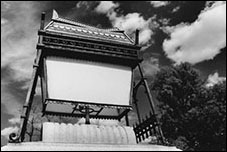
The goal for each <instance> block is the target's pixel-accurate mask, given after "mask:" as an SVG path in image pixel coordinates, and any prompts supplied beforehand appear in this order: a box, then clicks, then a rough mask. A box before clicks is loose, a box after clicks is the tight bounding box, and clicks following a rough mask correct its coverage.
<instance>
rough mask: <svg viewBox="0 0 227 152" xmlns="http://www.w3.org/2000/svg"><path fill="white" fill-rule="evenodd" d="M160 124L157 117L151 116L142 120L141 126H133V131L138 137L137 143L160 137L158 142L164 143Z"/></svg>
mask: <svg viewBox="0 0 227 152" xmlns="http://www.w3.org/2000/svg"><path fill="white" fill-rule="evenodd" d="M158 126H159V124H158V122H157V121H156V116H155V115H153V114H151V113H150V115H149V117H148V116H146V119H142V122H141V123H140V124H138V123H136V124H135V125H133V130H134V132H135V136H136V142H137V143H139V142H142V141H143V140H145V139H147V138H148V137H150V136H155V137H158V141H157V142H161V143H162V139H160V135H159V131H158Z"/></svg>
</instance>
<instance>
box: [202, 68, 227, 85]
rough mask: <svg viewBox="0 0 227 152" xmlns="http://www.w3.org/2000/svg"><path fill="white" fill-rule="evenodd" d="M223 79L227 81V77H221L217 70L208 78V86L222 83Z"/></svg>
mask: <svg viewBox="0 0 227 152" xmlns="http://www.w3.org/2000/svg"><path fill="white" fill-rule="evenodd" d="M223 81H226V77H219V74H218V73H217V72H215V73H214V74H210V75H209V76H208V79H207V84H206V86H207V87H212V86H214V85H215V84H218V83H221V82H223Z"/></svg>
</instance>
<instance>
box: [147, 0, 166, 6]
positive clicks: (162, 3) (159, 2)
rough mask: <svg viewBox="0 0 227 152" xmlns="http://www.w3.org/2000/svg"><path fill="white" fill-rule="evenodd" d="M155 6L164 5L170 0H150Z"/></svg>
mask: <svg viewBox="0 0 227 152" xmlns="http://www.w3.org/2000/svg"><path fill="white" fill-rule="evenodd" d="M150 3H151V5H152V6H153V7H162V6H166V5H168V4H169V1H150Z"/></svg>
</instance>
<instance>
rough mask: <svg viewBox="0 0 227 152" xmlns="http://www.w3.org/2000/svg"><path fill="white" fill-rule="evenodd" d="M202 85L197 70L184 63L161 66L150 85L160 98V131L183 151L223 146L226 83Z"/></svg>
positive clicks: (220, 148) (203, 82)
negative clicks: (209, 85) (207, 86)
mask: <svg viewBox="0 0 227 152" xmlns="http://www.w3.org/2000/svg"><path fill="white" fill-rule="evenodd" d="M204 84H205V81H204V80H202V79H201V78H200V75H199V72H198V71H197V70H196V69H194V68H192V66H191V65H190V64H189V63H183V64H180V65H177V66H172V67H165V68H162V69H161V70H160V71H159V72H158V73H157V74H156V76H155V79H154V81H153V84H152V86H151V89H152V90H155V91H157V99H158V100H159V101H160V111H161V115H162V116H161V122H162V129H163V133H164V135H165V137H166V138H167V139H168V140H169V142H170V143H172V144H175V145H177V146H179V147H180V148H181V149H183V150H211V149H213V150H224V149H226V145H225V140H223V139H224V138H223V137H225V136H226V129H225V124H226V116H225V114H226V110H225V107H226V96H225V93H226V89H225V84H224V85H223V84H222V85H216V86H214V87H213V88H206V87H205V85H204ZM218 126H219V127H218ZM221 139H222V141H221ZM223 141H224V142H223ZM220 142H221V145H222V146H221V147H220V144H219V146H218V143H220Z"/></svg>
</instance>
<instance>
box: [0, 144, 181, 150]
mask: <svg viewBox="0 0 227 152" xmlns="http://www.w3.org/2000/svg"><path fill="white" fill-rule="evenodd" d="M1 151H180V150H179V149H177V148H176V147H169V146H160V145H140V144H137V145H134V144H133V145H118V144H67V143H44V142H23V143H17V144H13V143H9V144H7V145H6V146H3V147H1Z"/></svg>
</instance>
